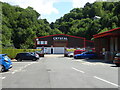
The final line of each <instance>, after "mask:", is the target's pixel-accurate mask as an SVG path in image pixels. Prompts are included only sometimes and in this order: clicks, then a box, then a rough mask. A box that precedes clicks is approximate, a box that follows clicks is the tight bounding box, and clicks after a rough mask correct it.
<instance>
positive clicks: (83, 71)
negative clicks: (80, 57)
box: [72, 67, 85, 73]
mask: <svg viewBox="0 0 120 90" xmlns="http://www.w3.org/2000/svg"><path fill="white" fill-rule="evenodd" d="M72 69H74V70H76V71H78V72H81V73H85V72H84V71H81V70H78V69H76V68H74V67H72Z"/></svg>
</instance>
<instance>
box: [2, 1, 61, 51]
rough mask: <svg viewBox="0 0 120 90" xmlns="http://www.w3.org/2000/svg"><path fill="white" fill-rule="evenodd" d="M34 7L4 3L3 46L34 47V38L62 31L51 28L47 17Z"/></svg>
mask: <svg viewBox="0 0 120 90" xmlns="http://www.w3.org/2000/svg"><path fill="white" fill-rule="evenodd" d="M39 17H40V14H39V13H38V12H36V11H35V10H34V9H33V8H32V7H27V8H26V9H23V8H21V7H19V6H11V5H9V4H7V3H2V46H3V48H18V49H19V48H24V49H26V48H33V47H34V38H35V37H40V36H45V35H50V34H58V33H62V32H61V31H59V30H58V29H57V28H56V29H51V27H50V24H49V23H48V21H47V20H46V19H39Z"/></svg>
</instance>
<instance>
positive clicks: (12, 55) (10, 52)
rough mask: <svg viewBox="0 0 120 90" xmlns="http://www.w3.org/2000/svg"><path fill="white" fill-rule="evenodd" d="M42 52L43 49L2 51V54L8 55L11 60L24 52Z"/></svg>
mask: <svg viewBox="0 0 120 90" xmlns="http://www.w3.org/2000/svg"><path fill="white" fill-rule="evenodd" d="M35 51H41V49H2V52H0V53H1V54H7V55H8V56H9V57H10V58H15V56H16V54H17V53H22V52H35Z"/></svg>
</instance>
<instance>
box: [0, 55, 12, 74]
mask: <svg viewBox="0 0 120 90" xmlns="http://www.w3.org/2000/svg"><path fill="white" fill-rule="evenodd" d="M10 68H12V62H11V59H10V58H9V57H8V56H7V54H0V71H1V72H4V71H8V70H9V69H10Z"/></svg>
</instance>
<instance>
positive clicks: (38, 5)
mask: <svg viewBox="0 0 120 90" xmlns="http://www.w3.org/2000/svg"><path fill="white" fill-rule="evenodd" d="M0 1H2V2H7V3H9V4H11V5H19V6H20V7H22V8H27V7H28V6H31V7H33V8H34V9H35V10H36V11H37V12H38V13H40V14H41V18H42V19H45V18H46V19H47V20H48V21H49V22H54V21H55V20H56V19H59V18H60V17H61V16H63V15H64V14H66V13H68V12H69V11H70V10H72V9H73V8H77V7H78V8H80V7H83V6H84V5H85V4H86V3H87V2H90V3H93V2H94V1H96V0H0Z"/></svg>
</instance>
